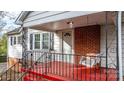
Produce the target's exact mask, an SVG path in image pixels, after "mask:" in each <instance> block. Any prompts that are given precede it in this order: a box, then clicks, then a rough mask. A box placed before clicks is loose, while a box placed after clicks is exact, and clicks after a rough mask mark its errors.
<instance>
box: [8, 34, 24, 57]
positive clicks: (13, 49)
mask: <svg viewBox="0 0 124 93" xmlns="http://www.w3.org/2000/svg"><path fill="white" fill-rule="evenodd" d="M20 35H21V34H17V35H11V36H8V57H11V58H19V59H20V58H22V45H21V44H15V45H11V44H10V42H11V40H10V39H11V37H16V38H17V37H18V36H20ZM16 40H17V39H16Z"/></svg>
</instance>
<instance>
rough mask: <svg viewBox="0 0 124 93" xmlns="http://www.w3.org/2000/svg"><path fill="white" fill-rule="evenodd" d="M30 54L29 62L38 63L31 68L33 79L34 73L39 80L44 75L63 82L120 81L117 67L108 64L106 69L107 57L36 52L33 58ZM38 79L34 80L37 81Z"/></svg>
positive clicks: (33, 53)
mask: <svg viewBox="0 0 124 93" xmlns="http://www.w3.org/2000/svg"><path fill="white" fill-rule="evenodd" d="M28 53H29V56H27V60H28V59H31V63H34V62H35V63H36V64H35V65H33V66H32V67H31V68H30V74H31V75H29V77H30V76H31V77H32V75H33V74H32V73H35V76H36V77H37V76H38V78H39V80H42V79H43V77H42V75H46V76H49V77H52V76H53V77H57V78H59V79H63V80H81V81H91V80H92V81H101V80H103V81H109V80H112V81H113V80H118V78H117V73H118V71H117V69H116V66H113V67H112V66H110V63H107V65H108V66H107V67H106V57H105V56H100V55H97V56H82V55H76V54H62V53H44V52H40V51H34V52H32V53H31V54H32V56H30V55H31V54H30V52H28ZM42 54H44V55H42ZM41 55H42V56H41ZM28 62H29V60H28ZM113 64H114V63H113ZM114 65H116V64H114ZM39 74H41V75H39ZM33 77H34V76H33ZM36 77H34V78H33V80H37V78H36ZM43 80H44V79H43Z"/></svg>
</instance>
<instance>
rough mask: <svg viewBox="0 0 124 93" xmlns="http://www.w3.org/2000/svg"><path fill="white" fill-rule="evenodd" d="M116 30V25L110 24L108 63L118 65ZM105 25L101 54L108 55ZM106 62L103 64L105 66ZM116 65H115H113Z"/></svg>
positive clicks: (102, 34) (102, 31) (102, 27)
mask: <svg viewBox="0 0 124 93" xmlns="http://www.w3.org/2000/svg"><path fill="white" fill-rule="evenodd" d="M115 34H116V31H115V26H114V25H109V26H108V40H107V41H108V64H110V63H113V64H115V65H116V35H115ZM105 37H106V35H105V26H101V41H100V43H101V45H100V46H101V54H103V55H104V56H105V55H106V41H105ZM105 64H106V63H105V62H102V65H103V66H105ZM113 66H114V65H113Z"/></svg>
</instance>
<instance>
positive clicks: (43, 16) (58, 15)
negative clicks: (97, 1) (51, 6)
mask: <svg viewBox="0 0 124 93" xmlns="http://www.w3.org/2000/svg"><path fill="white" fill-rule="evenodd" d="M97 12H98V11H97ZM92 13H96V11H83V12H82V11H78V13H77V12H76V11H34V12H31V13H30V14H29V15H28V16H27V18H26V19H25V20H24V22H23V23H24V24H23V26H24V27H30V26H33V25H34V24H35V25H39V24H43V23H48V22H54V21H58V20H63V19H68V18H73V17H78V16H83V15H87V14H92Z"/></svg>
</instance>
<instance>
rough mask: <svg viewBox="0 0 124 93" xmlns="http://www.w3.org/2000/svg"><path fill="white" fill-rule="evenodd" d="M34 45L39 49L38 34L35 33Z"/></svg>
mask: <svg viewBox="0 0 124 93" xmlns="http://www.w3.org/2000/svg"><path fill="white" fill-rule="evenodd" d="M34 47H35V49H40V34H35V41H34Z"/></svg>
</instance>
